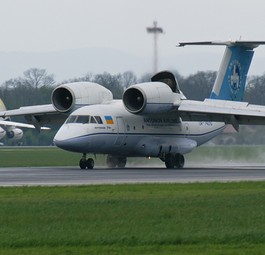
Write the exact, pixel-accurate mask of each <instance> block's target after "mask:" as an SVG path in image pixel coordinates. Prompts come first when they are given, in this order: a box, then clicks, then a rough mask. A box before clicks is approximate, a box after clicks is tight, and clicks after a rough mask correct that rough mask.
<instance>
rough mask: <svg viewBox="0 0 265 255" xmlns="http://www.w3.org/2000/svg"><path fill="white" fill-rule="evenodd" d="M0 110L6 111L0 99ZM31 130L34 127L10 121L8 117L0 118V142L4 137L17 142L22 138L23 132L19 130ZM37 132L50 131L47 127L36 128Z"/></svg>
mask: <svg viewBox="0 0 265 255" xmlns="http://www.w3.org/2000/svg"><path fill="white" fill-rule="evenodd" d="M0 110H1V111H6V106H5V104H4V102H3V100H2V99H1V98H0ZM19 127H20V128H31V129H35V128H36V127H35V126H34V125H31V124H26V123H21V122H14V121H11V119H10V118H9V117H6V118H0V140H1V139H3V138H4V137H5V136H6V137H7V138H8V139H10V140H13V141H18V140H20V139H21V138H22V137H23V130H22V129H20V128H19ZM37 129H38V130H50V128H48V127H37Z"/></svg>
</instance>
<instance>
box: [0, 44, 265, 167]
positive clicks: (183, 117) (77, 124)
mask: <svg viewBox="0 0 265 255" xmlns="http://www.w3.org/2000/svg"><path fill="white" fill-rule="evenodd" d="M264 44H265V41H224V42H214V41H208V42H184V43H180V44H179V45H178V46H179V47H184V46H186V45H222V46H225V47H226V48H225V53H224V56H223V59H222V61H221V65H220V68H219V71H218V74H217V78H216V81H215V83H214V86H213V89H212V92H211V95H210V97H209V98H206V99H205V100H204V101H196V100H188V99H187V98H186V97H185V96H184V95H183V93H182V92H181V90H180V88H179V85H178V83H177V81H176V79H175V77H174V75H173V74H172V73H171V72H169V71H163V72H160V73H158V74H155V75H154V76H153V77H152V79H151V81H150V82H145V83H139V84H135V85H132V86H130V87H129V88H127V89H126V90H125V91H124V94H123V98H122V99H121V100H114V99H113V96H112V93H111V92H110V91H109V90H108V89H106V88H105V87H103V86H101V85H99V84H96V83H92V82H76V83H67V84H62V85H60V86H58V87H56V88H55V89H54V90H53V92H52V95H51V100H52V104H47V105H39V106H24V107H21V108H19V109H14V110H9V111H2V112H0V117H10V116H19V115H20V116H21V115H22V116H24V117H25V118H26V120H27V121H28V123H31V124H33V125H42V124H47V123H57V124H61V127H60V129H59V130H58V132H57V133H56V135H55V137H54V143H55V145H56V146H57V147H59V148H61V149H64V150H67V151H71V152H76V153H81V154H82V157H81V159H80V161H79V166H80V168H81V169H92V168H93V167H94V164H95V163H94V159H93V158H88V159H87V154H95V155H96V154H107V159H106V160H107V162H106V163H107V165H108V166H109V167H120V168H123V167H125V166H126V162H127V157H156V158H160V159H161V160H162V161H163V162H164V163H165V166H166V167H167V168H183V167H184V164H185V159H184V155H185V154H186V153H189V152H191V151H192V150H193V149H195V148H196V147H198V146H200V145H202V144H204V143H206V142H207V141H209V140H211V139H212V138H214V137H216V136H217V135H219V134H220V133H221V132H222V131H223V130H224V128H225V127H226V125H227V124H232V125H233V127H234V128H235V129H236V130H238V129H239V125H241V124H257V125H258V124H260V125H264V124H265V106H259V105H251V104H248V103H247V102H242V100H243V96H244V92H245V85H246V77H247V73H248V70H249V66H250V63H251V61H252V57H253V54H254V48H256V47H258V46H259V45H264Z"/></svg>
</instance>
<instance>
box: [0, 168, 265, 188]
mask: <svg viewBox="0 0 265 255" xmlns="http://www.w3.org/2000/svg"><path fill="white" fill-rule="evenodd" d="M261 180H265V165H263V166H258V165H255V166H253V165H252V166H247V165H244V166H228V167H211V166H202V167H197V166H196V167H189V168H185V169H181V170H178V169H173V170H169V169H165V168H142V167H138V168H125V169H106V168H97V169H93V170H80V169H78V167H30V168H29V167H27V168H26V167H17V168H12V167H9V168H0V186H24V185H28V186H36V185H42V186H52V185H93V184H118V183H189V182H214V181H217V182H228V181H261Z"/></svg>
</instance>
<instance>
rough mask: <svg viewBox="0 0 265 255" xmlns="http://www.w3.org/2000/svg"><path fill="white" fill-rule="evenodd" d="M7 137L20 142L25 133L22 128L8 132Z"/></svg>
mask: <svg viewBox="0 0 265 255" xmlns="http://www.w3.org/2000/svg"><path fill="white" fill-rule="evenodd" d="M6 136H7V138H9V139H12V140H19V139H21V138H22V137H23V131H22V130H21V129H20V128H13V129H10V130H9V131H7V132H6Z"/></svg>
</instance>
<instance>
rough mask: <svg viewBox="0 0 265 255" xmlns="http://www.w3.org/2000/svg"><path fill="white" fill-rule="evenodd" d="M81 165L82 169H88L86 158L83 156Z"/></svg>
mask: <svg viewBox="0 0 265 255" xmlns="http://www.w3.org/2000/svg"><path fill="white" fill-rule="evenodd" d="M79 166H80V168H81V169H83V170H84V169H86V159H83V158H81V159H80V161H79Z"/></svg>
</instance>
